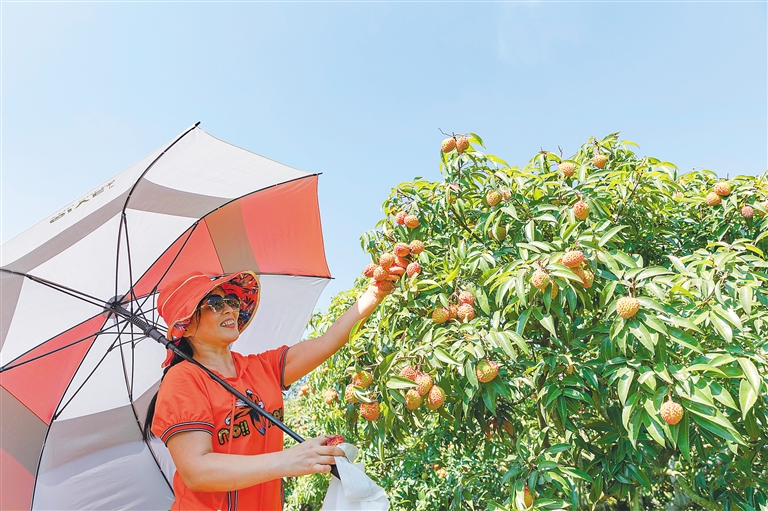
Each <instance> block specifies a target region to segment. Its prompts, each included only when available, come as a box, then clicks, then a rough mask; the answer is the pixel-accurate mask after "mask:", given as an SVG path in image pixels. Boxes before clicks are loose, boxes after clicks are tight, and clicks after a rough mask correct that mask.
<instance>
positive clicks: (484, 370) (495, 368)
mask: <svg viewBox="0 0 768 511" xmlns="http://www.w3.org/2000/svg"><path fill="white" fill-rule="evenodd" d="M475 374H476V375H477V379H478V381H481V382H483V383H488V382H489V381H491V380H493V379H494V378H496V375H497V374H499V364H497V363H496V362H494V361H492V360H481V361H480V362H478V363H477V367H475Z"/></svg>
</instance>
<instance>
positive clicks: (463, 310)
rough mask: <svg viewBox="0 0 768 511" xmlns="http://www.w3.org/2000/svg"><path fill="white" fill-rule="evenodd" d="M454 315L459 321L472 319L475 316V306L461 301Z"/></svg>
mask: <svg viewBox="0 0 768 511" xmlns="http://www.w3.org/2000/svg"><path fill="white" fill-rule="evenodd" d="M456 317H457V318H459V319H460V320H461V321H464V322H466V321H472V319H474V317H475V308H474V307H472V306H471V305H470V304H468V303H462V304H461V305H459V308H458V309H457V310H456Z"/></svg>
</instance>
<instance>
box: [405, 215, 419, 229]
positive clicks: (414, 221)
mask: <svg viewBox="0 0 768 511" xmlns="http://www.w3.org/2000/svg"><path fill="white" fill-rule="evenodd" d="M405 226H406V227H408V228H409V229H415V228H417V227H418V226H419V217H417V216H416V215H406V217H405Z"/></svg>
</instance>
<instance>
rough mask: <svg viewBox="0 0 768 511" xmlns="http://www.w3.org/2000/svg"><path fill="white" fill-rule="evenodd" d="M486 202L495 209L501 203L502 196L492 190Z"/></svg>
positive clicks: (486, 196)
mask: <svg viewBox="0 0 768 511" xmlns="http://www.w3.org/2000/svg"><path fill="white" fill-rule="evenodd" d="M485 201H486V202H487V203H488V205H489V206H491V207H493V206H495V205H496V204H498V203H499V202H501V194H500V193H499V192H497V191H496V190H491V191H490V192H488V193H487V194H486V195H485Z"/></svg>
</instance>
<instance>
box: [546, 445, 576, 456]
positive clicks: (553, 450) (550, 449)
mask: <svg viewBox="0 0 768 511" xmlns="http://www.w3.org/2000/svg"><path fill="white" fill-rule="evenodd" d="M571 447H573V446H572V445H571V444H555V445H553V446H551V447H548V448H547V450H546V451H544V452H546V453H549V454H557V453H559V452H564V451H567V450H568V449H570V448H571Z"/></svg>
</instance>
